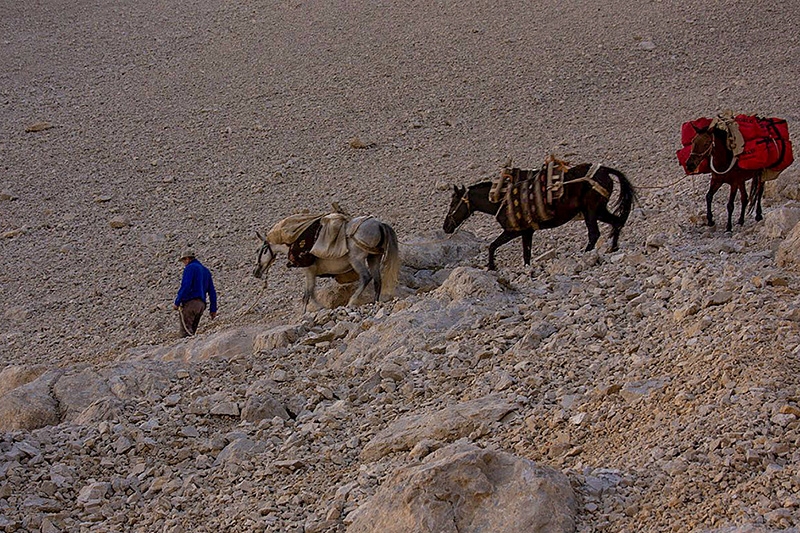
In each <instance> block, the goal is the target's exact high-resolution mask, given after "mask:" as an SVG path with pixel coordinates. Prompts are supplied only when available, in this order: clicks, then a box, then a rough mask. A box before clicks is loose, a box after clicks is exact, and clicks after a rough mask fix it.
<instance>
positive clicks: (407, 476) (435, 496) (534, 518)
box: [347, 442, 577, 533]
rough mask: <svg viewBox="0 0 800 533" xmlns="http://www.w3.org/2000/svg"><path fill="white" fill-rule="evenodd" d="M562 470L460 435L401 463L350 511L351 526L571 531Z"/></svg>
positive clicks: (365, 531) (364, 531) (399, 531)
mask: <svg viewBox="0 0 800 533" xmlns="http://www.w3.org/2000/svg"><path fill="white" fill-rule="evenodd" d="M576 506H577V504H576V498H575V494H574V493H573V491H572V488H571V487H570V483H569V481H568V479H567V477H566V476H565V475H564V474H562V473H560V472H558V471H556V470H553V469H551V468H547V467H541V466H538V465H536V464H535V463H533V462H532V461H529V460H527V459H524V458H521V457H517V456H514V455H511V454H509V453H505V452H501V451H495V450H489V449H481V448H479V447H478V446H475V445H473V444H469V443H465V442H457V443H455V444H452V445H450V446H446V447H444V448H440V449H439V450H437V451H435V452H434V453H432V454H431V455H429V456H428V457H427V458H426V459H425V461H424V462H423V463H422V464H419V465H413V466H409V467H406V468H402V469H401V470H399V471H398V472H396V473H395V475H394V476H392V477H391V478H390V479H388V480H387V481H386V482H385V483H384V484H383V486H382V487H380V489H379V490H378V492H377V493H376V494H375V495H374V496H373V497H372V498H370V499H368V500H367V501H366V502H365V503H364V504H362V505H361V506H360V507H359V508H357V509H356V510H355V511H354V512H353V513H351V515H350V517H348V518H350V519H352V522H351V523H350V524H349V527H348V528H347V531H348V532H353V533H355V532H358V533H373V532H374V533H378V532H380V533H406V532H409V531H414V532H417V533H428V532H430V533H456V532H458V533H478V532H486V531H491V532H492V533H519V532H521V531H524V532H526V533H537V532H542V533H544V532H547V533H559V532H571V531H574V530H575V513H576Z"/></svg>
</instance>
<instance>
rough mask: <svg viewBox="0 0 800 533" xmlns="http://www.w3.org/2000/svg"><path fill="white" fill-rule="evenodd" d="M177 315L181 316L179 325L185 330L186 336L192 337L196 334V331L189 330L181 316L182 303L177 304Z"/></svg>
mask: <svg viewBox="0 0 800 533" xmlns="http://www.w3.org/2000/svg"><path fill="white" fill-rule="evenodd" d="M178 316H179V317H181V326H182V327H183V331H185V332H186V335H187V336H188V337H194V336H195V335H197V332H196V331H195V332H189V328H187V327H186V319H185V318H184V317H183V304H181V305H179V306H178Z"/></svg>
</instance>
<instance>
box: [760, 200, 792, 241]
mask: <svg viewBox="0 0 800 533" xmlns="http://www.w3.org/2000/svg"><path fill="white" fill-rule="evenodd" d="M798 222H800V207H798V206H794V207H788V206H787V207H781V208H779V209H773V210H770V211H767V212H766V213H765V214H764V225H763V230H762V231H763V232H764V235H766V236H767V237H769V238H770V239H778V238H782V237H785V236H786V235H787V234H788V233H789V232H790V231H791V230H792V228H794V227H795V226H796V225H797V223H798Z"/></svg>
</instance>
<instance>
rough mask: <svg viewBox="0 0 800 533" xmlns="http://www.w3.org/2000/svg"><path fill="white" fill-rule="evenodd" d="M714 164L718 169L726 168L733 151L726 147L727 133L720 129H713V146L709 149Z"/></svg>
mask: <svg viewBox="0 0 800 533" xmlns="http://www.w3.org/2000/svg"><path fill="white" fill-rule="evenodd" d="M711 156H712V157H713V158H714V166H715V167H716V168H717V169H719V170H724V169H726V168H728V165H730V163H731V159H732V158H733V152H731V151H730V149H729V148H728V135H727V134H726V133H725V132H724V131H722V130H714V148H713V150H711Z"/></svg>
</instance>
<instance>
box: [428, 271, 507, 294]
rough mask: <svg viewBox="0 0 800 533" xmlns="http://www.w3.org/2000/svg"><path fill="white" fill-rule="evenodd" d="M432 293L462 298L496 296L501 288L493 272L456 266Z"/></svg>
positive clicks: (500, 292)
mask: <svg viewBox="0 0 800 533" xmlns="http://www.w3.org/2000/svg"><path fill="white" fill-rule="evenodd" d="M434 293H435V294H438V295H446V296H449V297H450V298H452V299H453V300H463V299H475V298H485V297H488V296H496V295H498V294H502V293H503V288H502V287H501V286H500V284H499V283H498V282H497V277H496V276H495V275H494V274H491V273H488V272H484V271H483V270H478V269H477V268H471V267H458V268H456V269H454V270H453V272H452V273H451V274H450V276H449V277H448V278H447V279H446V280H445V282H444V283H442V286H441V287H439V288H438V289H436V290H435V291H434Z"/></svg>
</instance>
